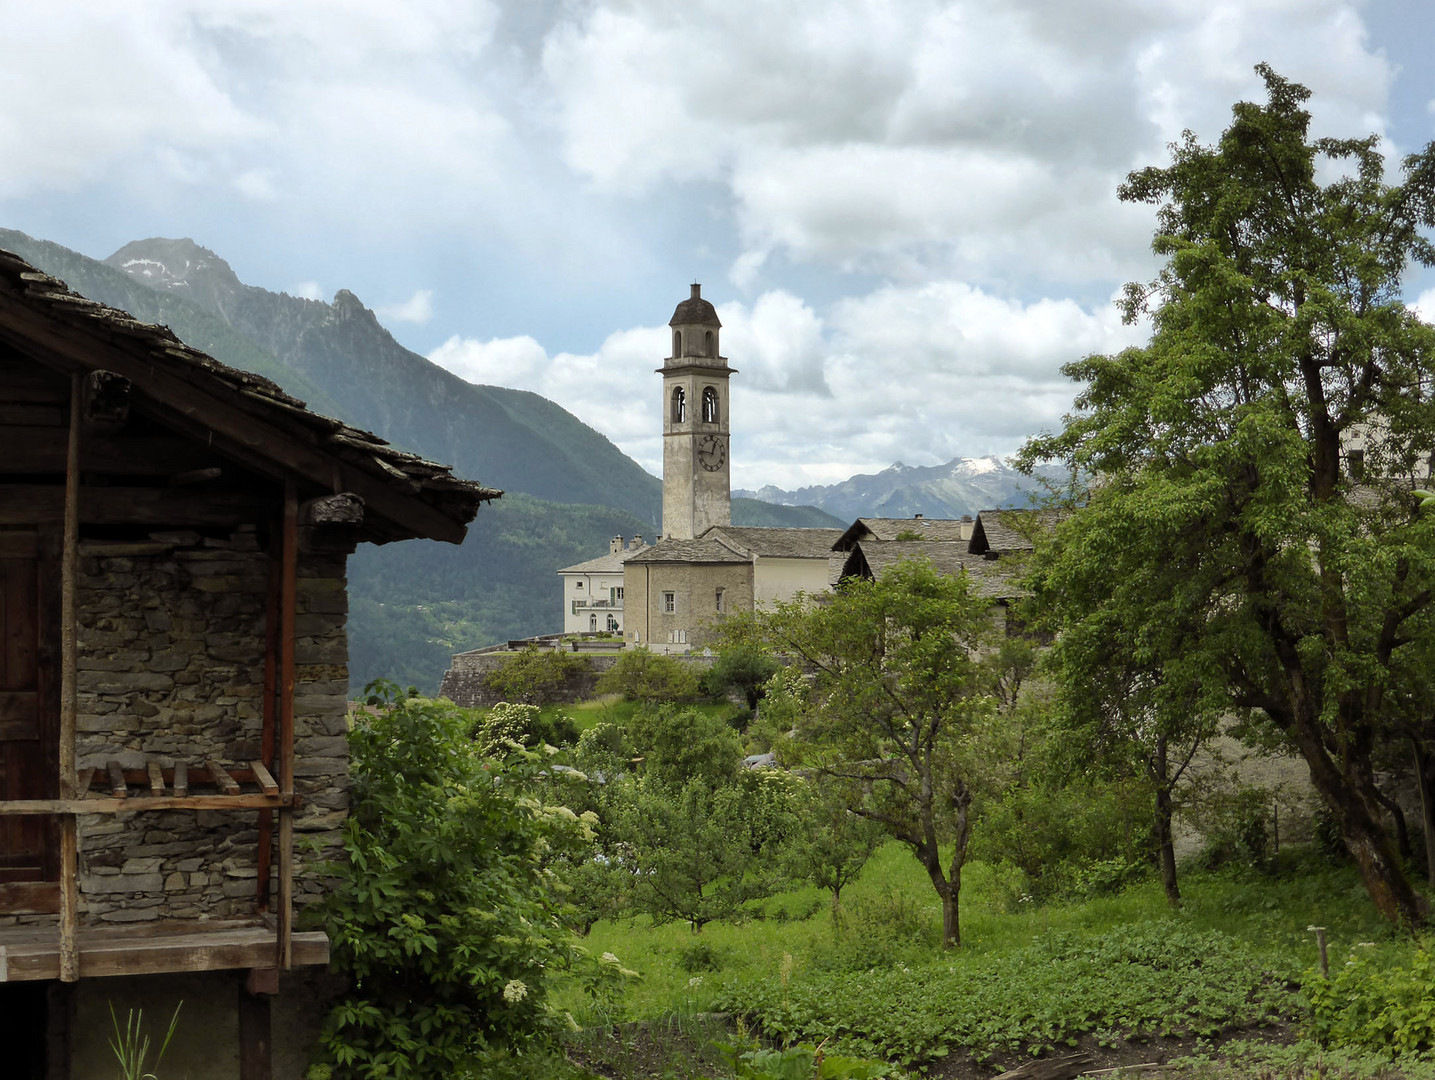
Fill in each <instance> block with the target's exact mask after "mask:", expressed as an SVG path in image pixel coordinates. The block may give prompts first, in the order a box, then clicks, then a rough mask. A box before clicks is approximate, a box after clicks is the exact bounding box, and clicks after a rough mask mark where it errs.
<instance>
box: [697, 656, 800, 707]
mask: <svg viewBox="0 0 1435 1080" xmlns="http://www.w3.org/2000/svg"><path fill="white" fill-rule="evenodd" d="M779 666H780V665H779V664H778V662H777V661H776V660H774V659H773V658H772V657H771V656H770V655H768V654H767V653H765V652H763V651H762V650H761V649H758V648H755V647H753V646H751V645H738V646H729V647H723V648H720V649H719V650H718V658H717V660H716V661H715V662H714V663H713V665H712V667H710V668H708V669H707V671H705V672H703V675H702V679H701V680H700V686H701V688H702V691H703V693H705V694H707V695H708V696H709V697H721V696H722V695H723V694H725V693H727V692H728V691H729V690H736V691H737V692H738V693H740V694H741V695H742V696H743V699H744V700H745V701H746V702H747V707H748V709H749V711H751V710H753V709H756V708H757V706H758V702H760V701H761V700H762V696H763V693H764V688H765V687H766V685H767V681H768V680H769V679H770V678H772V676H773V675H774V674H775V673H776V671H777V669H778V667H779Z"/></svg>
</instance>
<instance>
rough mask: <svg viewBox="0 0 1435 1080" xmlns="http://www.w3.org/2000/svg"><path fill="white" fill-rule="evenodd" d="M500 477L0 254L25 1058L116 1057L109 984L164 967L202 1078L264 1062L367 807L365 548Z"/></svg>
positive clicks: (15, 877)
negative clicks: (301, 929)
mask: <svg viewBox="0 0 1435 1080" xmlns="http://www.w3.org/2000/svg"><path fill="white" fill-rule="evenodd" d="M499 494H501V493H500V492H497V491H492V490H489V489H486V488H483V487H480V486H479V485H477V484H474V483H470V482H467V481H464V480H460V479H458V478H456V477H454V476H453V475H451V473H450V472H449V470H448V469H447V468H446V467H444V466H441V465H435V464H433V463H430V462H426V461H423V460H421V459H420V458H418V457H415V456H413V455H411V454H407V453H404V452H402V451H399V450H396V449H395V448H393V447H391V446H389V445H387V444H386V443H385V442H384V441H383V440H382V439H379V438H377V437H375V436H373V435H370V434H368V433H366V432H363V431H359V430H356V429H355V428H352V427H349V426H347V425H345V424H343V423H341V422H339V421H337V420H333V419H330V418H328V417H324V416H320V415H317V414H315V413H313V412H310V411H308V410H307V409H306V408H305V407H304V403H303V402H301V401H298V400H296V399H295V398H293V397H290V396H289V395H287V394H285V393H284V392H283V391H282V390H281V389H280V388H279V387H278V386H276V385H275V384H274V383H272V382H270V381H269V380H267V379H264V378H261V377H259V376H256V375H252V374H249V373H246V372H242V371H238V370H235V369H233V368H230V367H227V366H225V365H223V364H221V363H219V362H217V361H215V360H214V359H212V358H211V357H209V356H206V355H205V354H203V353H201V352H198V351H196V350H195V349H192V348H190V347H188V346H186V345H184V344H183V343H181V342H180V341H179V340H178V339H176V338H175V337H174V335H173V334H171V333H170V332H169V330H167V329H166V328H164V327H160V326H153V325H149V324H146V323H141V322H138V321H136V320H135V319H133V318H132V317H130V316H129V315H127V314H126V313H124V312H122V311H117V310H115V309H113V308H109V307H106V306H104V305H101V304H98V303H95V302H93V301H90V300H87V299H85V298H84V297H81V296H78V295H76V294H75V293H73V292H71V291H70V290H69V289H68V288H66V286H65V285H64V283H63V282H60V281H58V280H56V279H54V278H51V277H48V276H47V275H45V274H43V273H40V272H39V271H37V270H36V269H35V268H34V267H32V266H30V265H29V264H27V263H26V262H24V261H23V260H22V259H20V258H19V257H17V256H15V255H13V254H10V253H8V252H4V251H0V1009H3V1010H4V1011H5V1013H6V1015H7V1020H8V1021H9V1023H8V1024H7V1028H8V1029H9V1030H10V1031H11V1033H12V1036H13V1039H12V1042H13V1043H14V1045H7V1060H10V1061H11V1062H12V1066H9V1067H7V1075H11V1076H16V1077H17V1078H19V1080H30V1078H31V1077H34V1078H45V1080H78V1078H81V1077H88V1076H91V1075H103V1076H109V1075H111V1074H112V1072H113V1069H112V1067H110V1066H109V1065H108V1064H105V1063H104V1059H105V1056H106V1054H107V1050H106V1049H105V1039H106V1037H107V1035H108V1030H109V1016H108V1011H107V1009H106V1005H107V1004H113V1005H114V1006H115V1007H116V1008H117V1009H119V1010H121V1015H122V1016H123V1010H124V1009H125V1007H126V1006H127V1004H134V1003H137V1002H138V1003H145V1002H163V1001H166V1000H169V997H173V994H172V993H170V992H169V989H170V982H174V981H175V980H178V983H182V984H183V987H184V988H185V989H186V991H187V992H188V993H189V994H190V996H191V1000H192V999H193V998H194V997H195V996H198V998H199V999H200V1000H199V1002H198V1003H197V1004H194V1005H189V1004H187V1006H186V1009H187V1010H188V1013H189V1016H190V1017H192V1018H193V1019H192V1020H190V1021H189V1022H190V1023H191V1024H196V1025H198V1028H197V1030H195V1031H192V1032H190V1031H187V1030H186V1023H185V1021H182V1022H181V1036H180V1045H183V1044H184V1042H185V1040H186V1039H188V1040H189V1041H190V1042H191V1043H193V1047H192V1052H197V1053H200V1054H203V1055H204V1056H205V1057H206V1058H207V1059H208V1061H207V1062H206V1063H205V1064H204V1066H203V1067H200V1066H198V1065H193V1064H186V1065H185V1067H184V1070H183V1071H184V1072H187V1073H188V1075H190V1076H191V1077H200V1076H216V1077H218V1076H231V1077H232V1076H239V1077H242V1078H243V1080H258V1078H260V1077H265V1078H267V1077H269V1076H270V1075H271V1071H272V1070H273V1064H272V1055H271V1044H272V1043H274V1042H275V1041H276V1040H278V1041H282V1040H279V1037H278V1035H277V1034H273V1035H271V1008H270V1005H269V1002H270V1000H271V998H272V997H274V996H275V995H281V998H280V999H281V1000H283V999H284V995H288V996H294V997H297V999H298V1000H297V1001H296V1008H298V1007H300V1006H303V1005H304V1004H306V1003H312V999H313V993H312V990H311V989H306V988H305V984H304V983H303V978H302V976H303V972H302V971H301V969H304V968H305V967H311V968H318V967H321V966H322V965H323V964H324V963H325V962H326V961H327V958H328V942H327V941H326V940H325V938H324V936H323V935H322V934H319V933H313V932H310V933H297V932H295V930H294V929H293V926H294V911H295V909H296V906H298V905H301V904H302V903H303V902H304V900H305V899H306V898H308V897H311V896H313V895H316V894H317V892H318V891H319V890H321V889H322V887H323V886H322V882H320V881H318V880H316V879H315V878H314V877H313V875H311V874H305V873H304V869H305V865H307V864H311V863H312V862H313V861H314V860H316V859H322V858H324V857H325V856H326V855H327V854H331V853H333V852H334V851H335V850H336V848H337V845H338V842H339V830H340V829H341V827H342V823H343V820H344V817H345V815H346V813H347V807H348V751H347V741H346V738H345V732H346V703H347V696H348V674H347V657H348V652H347V640H346V637H345V630H344V622H345V617H346V613H347V601H346V592H345V576H344V575H345V560H346V557H347V555H348V554H349V553H351V552H352V551H353V550H354V548H355V546H356V545H357V544H358V543H360V542H365V541H367V542H372V543H387V542H389V541H394V540H404V539H408V538H414V537H428V538H432V539H438V540H445V541H449V542H452V543H459V542H461V541H462V539H463V537H464V533H465V530H466V526H467V524H468V523H469V522H470V521H471V520H472V519H473V517H474V515H475V514H476V513H477V510H478V507H479V505H480V504H481V503H482V502H483V501H484V500H488V499H492V498H495V497H497V496H498V495H499ZM296 833H298V834H300V835H301V836H302V837H307V838H308V840H309V841H310V843H307V844H304V845H296ZM301 847H302V850H304V851H306V852H310V854H305V855H304V856H303V858H302V859H301V858H300V856H299V855H297V854H296V852H298V851H299V850H301ZM305 860H307V864H306V862H305ZM286 972H288V973H291V974H288V975H285V976H284V977H283V979H281V973H286ZM180 973H186V974H183V975H181V974H180ZM166 980H168V982H167V981H166ZM178 983H177V984H178ZM281 991H282V994H281ZM166 994H169V997H166ZM220 999H223V1000H222V1003H221V1004H222V1006H223V1007H222V1008H221V1007H219V1006H217V1005H216V1002H220ZM216 1010H217V1011H216ZM299 1011H302V1009H300V1010H299ZM216 1017H219V1018H220V1019H215V1018H216ZM166 1018H167V1017H166ZM296 1037H297V1036H296ZM291 1041H292V1040H291ZM281 1056H282V1055H281ZM12 1068H13V1071H10V1070H11V1069H12ZM288 1071H289V1070H288V1069H285V1070H283V1072H284V1073H285V1074H287V1072H288ZM275 1075H279V1073H275ZM296 1075H297V1074H296Z"/></svg>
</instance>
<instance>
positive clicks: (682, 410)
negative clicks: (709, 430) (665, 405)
mask: <svg viewBox="0 0 1435 1080" xmlns="http://www.w3.org/2000/svg"><path fill="white" fill-rule="evenodd" d="M687 415H688V395H687V392H686V391H685V390H684V389H683V388H682V387H681V386H677V387H674V388H673V423H675V424H681V423H682V422H683V421H684V420H685V419H686V418H687Z"/></svg>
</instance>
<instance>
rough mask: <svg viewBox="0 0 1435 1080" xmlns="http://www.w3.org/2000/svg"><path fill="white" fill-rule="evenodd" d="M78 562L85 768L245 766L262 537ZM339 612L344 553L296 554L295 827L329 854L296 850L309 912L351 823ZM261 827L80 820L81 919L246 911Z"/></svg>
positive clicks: (151, 548) (258, 719) (238, 820)
mask: <svg viewBox="0 0 1435 1080" xmlns="http://www.w3.org/2000/svg"><path fill="white" fill-rule="evenodd" d="M186 540H188V541H189V544H188V546H185V541H186ZM80 562H81V565H80V580H79V590H78V597H77V605H78V623H79V630H78V638H79V658H78V669H79V681H78V691H79V713H78V718H77V728H78V737H77V747H76V749H77V755H78V761H79V766H80V768H82V769H83V768H86V767H91V766H93V767H95V768H97V769H99V770H100V771H101V772H103V770H104V768H105V763H106V762H107V761H109V760H111V759H115V760H118V761H120V762H121V763H122V764H123V765H125V766H127V767H129V768H142V767H143V766H144V764H145V762H146V761H147V760H157V761H158V762H159V763H160V764H161V766H163V767H165V768H169V767H171V766H173V764H174V761H175V759H176V758H181V757H182V758H183V759H184V760H185V761H187V762H188V764H189V766H190V768H191V770H194V769H197V768H199V767H201V766H202V763H203V760H204V758H205V757H208V756H212V757H215V758H217V759H218V760H219V761H220V762H221V763H223V764H226V765H235V766H238V767H244V766H246V765H247V763H248V762H249V761H250V760H253V759H255V758H258V757H259V756H260V732H261V727H262V723H263V708H262V703H261V698H262V695H263V686H264V643H265V627H264V621H265V594H266V590H267V586H268V575H269V560H268V556H267V555H265V554H264V553H263V552H261V551H260V550H259V548H258V544H257V542H256V540H255V537H254V535H253V533H239V534H236V536H235V537H234V538H233V539H232V540H230V541H214V540H207V541H200V540H199V539H198V538H197V537H185V538H182V539H181V540H180V542H179V543H175V544H164V543H150V544H127V545H118V544H105V543H102V542H88V543H83V544H82V545H81V560H80ZM346 616H347V596H346V591H345V580H344V559H343V557H342V556H301V559H300V564H299V581H298V611H297V639H296V643H295V662H296V670H295V675H296V685H295V770H294V774H295V790H296V792H297V793H298V794H300V795H301V796H302V799H303V802H302V805H301V807H300V808H299V810H298V811H297V812H296V814H295V830H296V833H297V834H299V835H300V836H301V837H308V838H312V839H313V840H316V841H318V844H319V847H320V851H319V852H318V853H313V852H309V851H307V850H305V848H306V847H307V845H304V844H301V845H299V846H298V850H297V851H296V856H297V858H298V860H299V862H298V868H299V871H300V874H299V876H298V878H297V879H296V882H295V898H296V901H297V902H298V903H300V904H303V903H304V902H305V901H306V900H308V899H312V898H313V897H315V896H316V895H317V894H318V892H319V891H320V889H321V887H322V886H321V883H320V882H319V881H317V880H314V879H313V877H312V875H307V876H306V875H304V874H303V867H304V865H305V864H306V863H312V862H313V861H314V860H315V859H322V858H325V857H328V856H330V855H333V854H334V853H336V851H337V849H338V844H339V827H340V825H341V824H342V822H343V819H344V817H345V815H346V814H347V807H348V786H349V780H348V742H347V738H346V728H347V725H346V710H347V695H348V671H347V656H348V646H347V639H346V636H345V620H346ZM275 771H276V773H277V769H276V770H275ZM258 818H259V811H193V810H178V811H153V812H141V813H134V814H119V815H103V816H102V815H93V816H83V817H81V818H80V819H79V849H80V880H79V887H80V915H81V920H82V921H83V922H98V923H121V922H143V921H149V920H154V919H158V918H161V917H163V918H181V919H182V918H197V917H201V916H202V917H206V918H223V917H226V916H241V915H251V914H253V913H254V911H255V908H256V895H255V891H256V886H257V879H258V868H257V855H258ZM276 831H277V830H276ZM273 886H274V888H275V889H277V876H276V880H275V882H274V883H273Z"/></svg>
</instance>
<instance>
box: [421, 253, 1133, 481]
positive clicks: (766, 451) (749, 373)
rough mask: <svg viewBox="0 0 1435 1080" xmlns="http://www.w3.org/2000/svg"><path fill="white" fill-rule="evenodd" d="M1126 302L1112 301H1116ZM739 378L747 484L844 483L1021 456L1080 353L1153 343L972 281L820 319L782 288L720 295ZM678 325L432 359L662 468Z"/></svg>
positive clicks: (491, 346) (726, 342) (514, 343)
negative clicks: (957, 461)
mask: <svg viewBox="0 0 1435 1080" xmlns="http://www.w3.org/2000/svg"><path fill="white" fill-rule="evenodd" d="M1113 299H1114V298H1113ZM718 315H719V318H720V319H721V320H722V323H723V329H722V332H721V334H722V336H721V346H722V351H723V353H724V355H726V356H727V357H728V358H729V360H730V362H731V364H732V366H733V367H734V368H735V369H737V374H735V375H733V377H732V414H731V423H732V430H733V480H734V484H735V485H736V486H738V487H760V486H762V485H763V484H774V483H775V484H778V485H779V486H781V487H789V488H790V487H798V486H802V485H803V484H811V483H830V482H832V481H835V480H839V479H843V478H845V477H846V476H849V475H851V474H853V473H855V472H873V471H877V470H880V469H882V468H885V467H886V466H888V465H890V464H892V463H893V462H894V461H896V460H898V459H902V460H905V461H907V462H908V463H909V464H936V463H938V462H941V461H946V460H949V459H950V458H952V457H956V456H958V455H967V456H972V455H978V454H985V453H997V454H1009V453H1011V452H1013V451H1014V450H1015V449H1016V448H1017V447H1018V446H1019V445H1020V444H1021V442H1022V441H1023V440H1024V438H1025V437H1026V436H1027V435H1028V434H1030V433H1032V432H1034V431H1037V430H1039V429H1042V428H1051V427H1055V426H1058V425H1059V423H1060V420H1061V416H1062V414H1063V413H1064V412H1066V411H1067V410H1068V409H1069V408H1070V407H1071V400H1072V386H1071V384H1070V383H1068V382H1067V381H1066V380H1065V379H1064V378H1063V377H1062V376H1061V374H1060V370H1059V369H1060V367H1061V365H1062V364H1063V363H1065V362H1066V361H1068V360H1073V359H1076V358H1078V357H1080V356H1083V355H1086V354H1088V353H1091V352H1114V351H1117V350H1119V349H1121V348H1123V347H1124V346H1125V345H1127V344H1131V343H1134V342H1137V341H1140V340H1141V339H1142V336H1143V331H1141V330H1140V329H1139V328H1134V327H1128V326H1123V325H1122V323H1121V320H1120V316H1119V314H1118V312H1117V311H1116V309H1115V306H1114V304H1105V305H1103V306H1101V307H1099V308H1098V309H1097V310H1094V311H1091V310H1086V309H1084V308H1082V307H1081V306H1079V305H1078V304H1076V303H1075V302H1074V301H1071V300H1066V299H1056V300H1038V301H1034V302H1031V303H1026V304H1023V303H1020V302H1017V301H1013V300H1004V299H1001V298H999V297H996V296H993V295H990V294H988V293H985V292H983V291H982V290H979V289H975V288H973V287H971V286H969V285H966V284H964V283H961V282H953V281H944V282H934V283H930V284H927V285H923V286H917V287H908V286H897V285H891V286H886V287H884V288H882V289H879V290H877V291H875V292H873V293H871V294H868V295H866V296H859V297H850V298H847V299H843V300H840V301H838V302H836V303H834V304H833V305H831V306H830V308H829V309H828V311H827V312H826V313H825V314H820V313H819V312H817V311H816V310H814V309H813V308H812V307H811V306H809V305H807V304H805V303H803V302H802V301H801V300H799V299H798V298H797V297H796V296H794V295H792V294H791V293H787V292H785V291H781V290H773V291H770V292H768V293H764V294H763V295H762V296H760V297H758V299H757V300H756V301H754V302H753V303H752V304H750V305H749V304H744V303H741V302H732V303H725V304H721V305H719V306H718ZM667 345H668V331H667V328H666V326H662V325H655V326H646V327H635V328H632V329H629V330H625V331H620V332H618V333H615V334H611V335H609V336H608V337H607V338H606V339H605V340H604V341H603V343H602V345H601V346H600V347H599V348H598V349H597V350H596V351H595V352H593V353H591V354H574V353H558V354H556V355H551V356H550V355H549V354H548V352H547V351H546V350H545V349H544V348H543V346H542V345H541V344H540V343H539V342H538V341H537V340H535V339H534V338H532V337H528V336H520V337H513V338H500V339H491V340H488V341H477V340H472V339H464V338H460V337H455V338H451V339H450V340H448V341H446V342H445V343H444V344H443V345H441V346H440V347H439V348H437V349H436V350H434V351H433V352H432V353H430V355H429V359H430V360H433V361H434V362H435V363H437V364H439V365H441V366H443V367H445V368H447V369H448V370H450V371H452V372H454V373H455V374H457V375H459V376H461V377H462V378H465V379H468V380H470V381H472V382H480V383H496V384H500V385H504V386H513V387H518V388H520V389H526V390H533V391H535V392H537V393H541V394H543V395H544V396H545V397H548V398H551V399H552V400H554V401H556V402H558V403H559V404H560V405H562V406H563V407H564V408H566V409H568V410H569V411H570V412H572V413H573V414H574V415H575V416H577V417H578V418H579V419H581V420H583V421H585V422H586V423H588V424H590V425H592V426H593V427H595V428H597V429H598V430H600V431H602V432H604V433H605V434H607V435H608V436H609V437H610V438H612V439H613V440H614V442H616V443H617V444H618V445H619V446H620V447H621V448H622V449H623V450H624V451H625V452H626V453H628V454H629V455H631V456H632V457H633V458H635V459H636V460H637V461H638V462H639V463H640V464H642V465H643V466H644V467H645V468H647V469H649V470H650V471H652V472H655V473H661V470H662V438H661V430H662V423H661V407H662V392H661V382H660V378H659V376H658V375H657V374H656V373H655V371H654V369H655V368H657V367H658V366H659V365H660V364H661V362H662V358H663V357H664V356H665V355H666V353H667Z"/></svg>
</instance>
